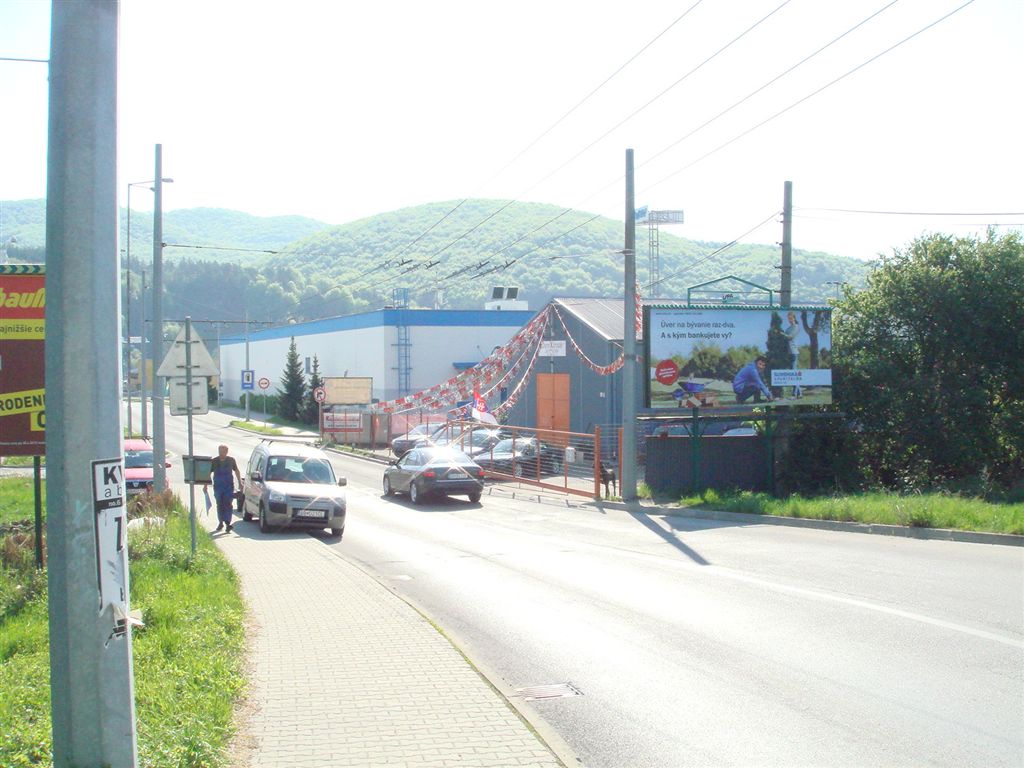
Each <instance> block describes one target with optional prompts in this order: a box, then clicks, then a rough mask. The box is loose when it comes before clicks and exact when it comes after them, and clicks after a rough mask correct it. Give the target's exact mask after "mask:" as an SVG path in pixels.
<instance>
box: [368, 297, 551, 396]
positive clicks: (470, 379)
mask: <svg viewBox="0 0 1024 768" xmlns="http://www.w3.org/2000/svg"><path fill="white" fill-rule="evenodd" d="M549 316H550V307H545V308H544V309H543V310H542V311H541V312H539V313H538V314H537V316H536V317H535V318H533V319H532V320H531V321H530V322H529V323H527V324H526V325H525V326H524V327H523V329H522V330H521V331H519V332H518V333H517V334H516V335H515V336H513V337H512V338H511V339H510V340H509V342H508V343H507V344H505V346H503V347H500V348H499V349H496V350H495V351H494V352H492V353H491V354H490V355H488V356H487V357H486V358H484V359H483V360H482V361H481V362H479V363H478V364H477V365H475V366H474V367H473V368H470V369H468V370H465V371H461V372H460V373H458V374H457V375H455V376H453V377H452V378H450V379H448V380H447V381H444V382H442V383H440V384H435V385H434V386H432V387H430V388H428V389H425V390H422V391H420V392H415V393H413V394H411V395H406V396H404V397H399V398H395V399H394V400H388V401H386V402H383V403H378V405H377V410H378V411H380V412H381V413H400V412H402V411H408V410H412V409H415V408H427V407H429V408H434V407H436V408H445V407H448V406H452V405H455V403H456V402H458V401H459V400H468V399H470V398H471V397H472V393H473V390H474V389H479V388H481V387H484V386H487V385H489V384H490V383H491V382H492V381H494V379H495V377H496V376H497V375H498V374H500V373H501V372H502V371H504V370H506V369H507V368H508V367H509V363H510V362H511V361H512V360H513V359H514V358H515V357H517V356H518V355H519V354H520V353H522V352H523V350H525V349H528V348H529V347H531V346H532V345H533V343H534V342H536V341H537V340H538V339H541V338H543V335H544V331H545V330H546V328H547V323H548V318H549Z"/></svg>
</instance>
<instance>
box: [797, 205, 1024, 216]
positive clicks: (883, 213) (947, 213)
mask: <svg viewBox="0 0 1024 768" xmlns="http://www.w3.org/2000/svg"><path fill="white" fill-rule="evenodd" d="M796 211H821V212H824V213H860V214H866V215H870V216H1024V212H1022V211H1010V212H993V211H978V212H976V213H968V212H964V211H868V210H858V209H855V208H807V207H800V208H794V209H793V212H794V213H796Z"/></svg>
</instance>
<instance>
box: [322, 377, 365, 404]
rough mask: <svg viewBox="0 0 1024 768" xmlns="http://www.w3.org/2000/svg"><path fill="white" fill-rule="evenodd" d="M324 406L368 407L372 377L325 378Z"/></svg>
mask: <svg viewBox="0 0 1024 768" xmlns="http://www.w3.org/2000/svg"><path fill="white" fill-rule="evenodd" d="M323 387H324V392H325V393H326V394H327V397H326V399H325V400H324V405H369V404H370V402H371V401H372V400H373V377H372V376H327V377H325V378H324V384H323Z"/></svg>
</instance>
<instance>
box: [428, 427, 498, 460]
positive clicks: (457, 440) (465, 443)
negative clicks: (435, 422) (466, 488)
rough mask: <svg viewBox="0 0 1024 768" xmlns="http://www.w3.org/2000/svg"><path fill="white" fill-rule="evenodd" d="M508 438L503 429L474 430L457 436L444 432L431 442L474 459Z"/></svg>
mask: <svg viewBox="0 0 1024 768" xmlns="http://www.w3.org/2000/svg"><path fill="white" fill-rule="evenodd" d="M506 436H507V432H505V431H504V430H501V429H473V430H467V431H464V432H459V433H457V434H456V433H452V434H449V433H448V432H442V433H441V434H440V435H439V436H438V437H437V438H436V439H431V442H432V443H433V444H434V445H438V446H451V447H453V448H456V449H458V450H460V451H462V452H463V453H464V454H466V455H467V456H469V458H471V459H472V458H474V457H476V456H479V455H480V454H482V453H487V452H488V451H490V450H491V448H493V447H494V446H495V445H497V444H498V443H500V442H501V441H502V439H503V438H505V437H506Z"/></svg>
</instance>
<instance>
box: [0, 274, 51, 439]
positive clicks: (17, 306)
mask: <svg viewBox="0 0 1024 768" xmlns="http://www.w3.org/2000/svg"><path fill="white" fill-rule="evenodd" d="M45 270H46V268H45V267H44V266H43V265H41V264H0V456H43V455H45V454H46V393H45V390H44V387H45V386H46V380H45V368H44V363H45V354H46V350H45V338H46V334H45V326H46V321H45V316H46V284H45V282H46V275H45Z"/></svg>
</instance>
